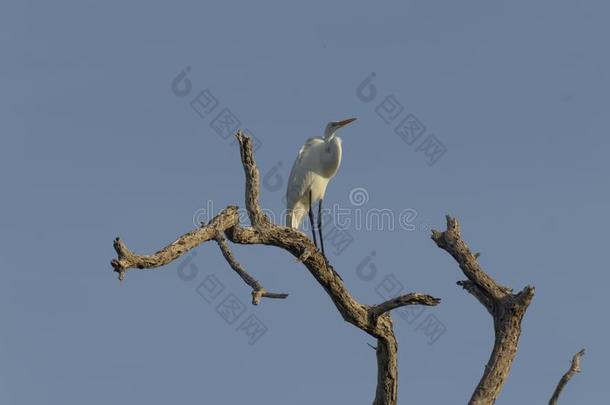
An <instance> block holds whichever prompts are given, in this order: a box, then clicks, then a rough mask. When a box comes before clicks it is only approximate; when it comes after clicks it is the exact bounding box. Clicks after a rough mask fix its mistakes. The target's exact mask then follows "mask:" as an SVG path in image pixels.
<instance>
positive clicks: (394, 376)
mask: <svg viewBox="0 0 610 405" xmlns="http://www.w3.org/2000/svg"><path fill="white" fill-rule="evenodd" d="M236 136H237V140H238V141H239V147H240V155H241V161H242V164H243V168H244V173H245V177H246V187H245V189H246V193H245V204H246V210H247V212H248V216H249V219H250V225H251V226H249V227H243V226H241V225H240V223H239V215H238V212H237V207H235V206H229V207H227V208H225V209H224V210H223V211H221V212H220V213H219V214H218V215H216V216H215V217H214V218H213V219H212V220H211V221H210V222H209V223H208V224H206V225H202V226H201V227H200V228H198V229H195V230H193V231H191V232H189V233H187V234H185V235H183V236H181V237H180V238H178V239H177V240H176V241H174V242H172V243H171V244H169V245H168V246H166V247H164V248H163V249H161V250H159V251H158V252H156V253H154V254H153V255H148V256H140V255H137V254H135V253H133V252H131V251H130V250H129V249H128V248H127V246H126V245H125V244H124V243H123V242H122V241H121V240H120V239H119V238H117V239H116V240H115V242H114V248H115V250H116V252H117V256H118V257H117V259H114V260H112V262H111V264H112V267H113V268H114V271H115V272H117V273H118V274H119V279H120V280H123V279H124V278H125V273H126V272H127V270H129V269H151V268H156V267H160V266H163V265H166V264H168V263H170V262H172V261H173V260H175V259H176V258H178V257H180V256H181V255H183V254H184V253H185V252H187V251H189V250H190V249H193V248H194V247H196V246H198V245H199V244H201V243H204V242H207V241H209V240H215V241H216V242H217V243H218V245H219V247H220V249H221V252H222V253H223V256H224V257H225V259H226V260H227V262H228V263H229V265H230V266H231V268H232V269H233V270H234V271H235V272H236V273H237V274H238V275H239V276H240V277H241V278H242V279H243V280H244V281H245V282H246V284H248V285H249V286H250V287H251V288H252V289H253V292H252V294H253V304H258V300H260V298H261V297H268V298H285V296H286V295H285V294H278V293H268V292H266V291H265V290H264V288H263V287H262V286H261V284H260V283H259V282H258V281H256V280H255V279H254V278H252V277H251V276H250V275H249V274H248V273H246V272H245V270H243V268H242V266H241V265H240V264H239V263H238V262H237V260H235V257H234V256H233V254H232V253H231V251H230V250H229V248H228V245H227V244H226V240H225V237H226V239H228V240H229V241H231V242H233V243H236V244H254V245H260V244H262V245H269V246H275V247H278V248H281V249H283V250H285V251H287V252H289V253H290V254H292V255H293V256H294V257H295V258H296V259H297V260H298V261H300V262H302V263H303V264H304V265H305V267H306V268H307V270H309V272H310V273H311V275H312V276H313V277H314V278H315V279H316V280H317V281H318V283H319V284H320V285H321V286H322V288H324V290H325V291H326V293H327V294H328V295H329V297H330V299H331V300H332V302H333V303H334V305H335V307H336V308H337V310H338V311H339V313H340V314H341V316H342V317H343V319H344V320H345V321H347V322H349V323H351V324H352V325H354V326H356V327H358V328H359V329H361V330H363V331H364V332H366V333H368V334H369V335H371V336H373V337H375V338H376V339H377V348H376V351H377V390H376V394H375V400H374V402H373V404H374V405H395V404H396V402H397V387H398V366H397V351H398V345H397V342H396V337H395V335H394V329H393V324H392V318H391V316H390V311H391V310H392V309H394V308H398V307H401V306H404V305H413V304H418V305H429V306H434V305H437V304H438V303H439V302H440V300H439V299H438V298H434V297H432V296H429V295H425V294H419V293H412V294H408V295H406V296H403V297H398V298H395V299H393V300H389V301H387V302H384V303H382V304H380V305H375V306H368V305H365V304H361V303H360V302H358V301H357V300H356V299H355V298H354V297H353V296H352V295H351V293H350V292H349V290H348V289H347V287H346V286H345V284H344V283H343V281H342V280H341V278H340V277H339V275H338V274H337V273H336V272H335V271H334V269H333V267H332V266H331V265H330V263H329V262H328V260H327V259H326V258H325V257H324V256H323V255H322V253H321V252H320V251H319V250H318V249H317V248H316V247H315V245H314V244H313V243H312V241H311V240H310V239H309V238H307V236H305V235H304V234H303V233H301V232H299V231H298V230H295V229H292V228H287V227H284V226H279V225H276V224H273V223H272V222H271V221H270V220H269V218H268V217H267V216H266V215H265V213H264V211H263V210H262V209H261V207H260V204H259V183H260V180H259V178H260V175H259V171H258V168H257V166H256V163H255V161H254V156H253V148H252V140H251V139H250V138H249V137H248V136H246V135H244V134H242V133H238V134H237V135H236Z"/></svg>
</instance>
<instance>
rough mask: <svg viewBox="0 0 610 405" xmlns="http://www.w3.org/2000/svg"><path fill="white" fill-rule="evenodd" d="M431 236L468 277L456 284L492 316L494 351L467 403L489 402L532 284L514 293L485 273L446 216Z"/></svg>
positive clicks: (506, 367)
mask: <svg viewBox="0 0 610 405" xmlns="http://www.w3.org/2000/svg"><path fill="white" fill-rule="evenodd" d="M432 239H433V240H434V242H436V244H437V246H438V247H440V248H441V249H443V250H445V251H446V252H447V253H449V254H450V255H451V256H452V257H453V258H454V259H455V261H456V262H457V263H458V265H459V266H460V269H461V270H462V272H463V273H464V275H465V276H466V278H467V279H468V280H464V281H459V282H458V283H457V284H458V285H460V286H462V288H464V289H465V290H466V291H468V292H469V293H470V294H472V295H473V296H474V297H475V298H476V299H478V300H479V302H480V303H481V304H483V306H485V308H486V309H487V311H488V312H489V313H490V314H491V316H492V317H493V320H494V331H495V342H494V347H493V351H492V353H491V356H490V358H489V361H488V362H487V365H486V366H485V371H484V372H483V377H482V378H481V381H480V382H479V384H478V386H477V387H476V389H475V391H474V393H473V394H472V397H471V398H470V402H469V404H470V405H491V404H493V403H494V402H495V401H496V398H497V397H498V394H499V393H500V391H501V390H502V387H503V385H504V382H505V381H506V378H507V377H508V373H509V372H510V368H511V366H512V363H513V359H514V358H515V354H516V353H517V347H518V344H519V336H520V335H521V320H522V319H523V316H524V315H525V311H526V310H527V308H528V306H529V304H530V302H531V301H532V298H533V297H534V287H532V286H526V287H525V288H524V289H523V290H522V291H520V292H519V293H517V294H513V292H512V289H510V288H508V287H504V286H502V285H500V284H498V283H497V282H496V281H495V280H494V279H493V278H491V277H490V276H489V275H488V274H487V273H485V272H484V271H483V269H482V268H481V266H480V265H479V262H478V255H476V254H474V253H473V252H472V251H471V250H470V249H469V248H468V245H466V242H464V241H463V240H462V236H461V232H460V225H459V223H458V221H457V220H456V219H455V218H452V217H450V216H447V230H446V231H444V232H439V231H435V230H433V231H432Z"/></svg>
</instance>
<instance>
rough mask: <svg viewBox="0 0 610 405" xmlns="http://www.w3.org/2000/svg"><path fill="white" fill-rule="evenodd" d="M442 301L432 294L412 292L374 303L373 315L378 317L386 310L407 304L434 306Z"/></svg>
mask: <svg viewBox="0 0 610 405" xmlns="http://www.w3.org/2000/svg"><path fill="white" fill-rule="evenodd" d="M440 302H441V300H440V299H439V298H434V297H432V296H430V295H426V294H420V293H411V294H406V295H401V296H399V297H396V298H392V299H390V300H387V301H385V302H382V303H381V304H378V305H374V306H373V307H371V315H372V316H373V317H375V318H377V317H379V316H380V315H382V314H384V313H386V312H389V311H391V310H393V309H396V308H400V307H404V306H407V305H426V306H434V305H438V304H440Z"/></svg>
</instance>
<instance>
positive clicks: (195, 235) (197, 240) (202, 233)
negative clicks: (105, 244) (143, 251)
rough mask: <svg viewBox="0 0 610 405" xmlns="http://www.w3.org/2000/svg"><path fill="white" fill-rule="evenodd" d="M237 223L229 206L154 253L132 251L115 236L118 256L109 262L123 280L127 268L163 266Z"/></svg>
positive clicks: (234, 212) (237, 216) (237, 218)
mask: <svg viewBox="0 0 610 405" xmlns="http://www.w3.org/2000/svg"><path fill="white" fill-rule="evenodd" d="M238 223H239V213H238V211H237V207H235V206H229V207H227V208H225V209H224V210H222V211H221V212H220V213H219V214H218V215H216V216H215V217H214V218H213V219H212V220H211V221H210V222H209V223H208V224H207V225H203V226H201V227H200V228H197V229H194V230H192V231H191V232H189V233H187V234H185V235H182V236H181V237H180V238H178V239H176V240H175V241H173V242H172V243H170V244H169V245H167V246H165V247H164V248H163V249H161V250H159V251H157V252H156V253H154V254H152V255H145V256H140V255H136V254H135V253H133V252H132V251H131V250H129V249H128V248H127V246H126V245H125V244H124V243H123V241H122V240H121V239H120V238H119V237H117V238H116V239H115V240H114V250H116V253H117V256H118V258H117V259H113V260H112V262H111V263H110V264H111V265H112V267H113V268H114V271H115V272H117V273H119V280H121V281H123V279H124V278H125V272H126V271H127V270H128V269H130V268H137V269H152V268H155V267H160V266H165V265H166V264H168V263H170V262H172V261H174V260H176V259H177V258H178V257H180V256H182V255H183V254H184V253H186V252H188V251H189V250H191V249H193V248H194V247H197V246H199V245H200V244H202V243H203V242H207V241H208V240H211V239H214V238H215V237H216V235H217V234H218V232H219V231H224V230H225V229H227V228H230V227H233V226H235V225H237V224H238Z"/></svg>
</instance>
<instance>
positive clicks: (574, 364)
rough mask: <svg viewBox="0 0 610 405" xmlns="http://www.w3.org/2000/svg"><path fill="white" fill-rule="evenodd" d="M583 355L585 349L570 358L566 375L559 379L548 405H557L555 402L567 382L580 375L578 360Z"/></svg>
mask: <svg viewBox="0 0 610 405" xmlns="http://www.w3.org/2000/svg"><path fill="white" fill-rule="evenodd" d="M584 354H585V349H581V350H580V351H579V352H578V353H576V354H575V355H574V356H573V357H572V361H571V362H570V368H569V369H568V371H566V373H565V374H564V375H563V376H562V377H561V379H560V380H559V382H558V383H557V387H556V388H555V391H554V392H553V396H551V399H550V400H549V405H556V404H557V400H559V394H561V391H562V390H563V388H564V387H565V386H566V384H567V383H568V381H570V380H571V379H572V377H574V376H575V375H576V374H577V373H580V372H581V371H582V370H581V368H580V358H581V357H582V356H583V355H584Z"/></svg>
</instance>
